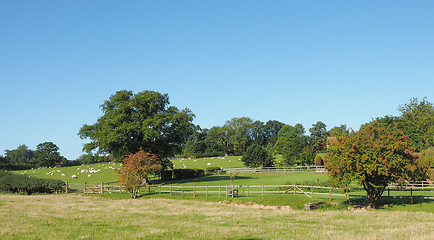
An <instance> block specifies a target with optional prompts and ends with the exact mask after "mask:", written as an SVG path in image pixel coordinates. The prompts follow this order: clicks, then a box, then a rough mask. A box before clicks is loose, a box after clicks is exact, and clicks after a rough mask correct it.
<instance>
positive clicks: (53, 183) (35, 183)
mask: <svg viewBox="0 0 434 240" xmlns="http://www.w3.org/2000/svg"><path fill="white" fill-rule="evenodd" d="M64 187H65V182H63V181H60V180H51V179H39V178H29V177H28V176H23V175H15V174H12V173H8V172H0V191H6V192H12V193H27V194H33V193H52V192H61V191H63V189H64Z"/></svg>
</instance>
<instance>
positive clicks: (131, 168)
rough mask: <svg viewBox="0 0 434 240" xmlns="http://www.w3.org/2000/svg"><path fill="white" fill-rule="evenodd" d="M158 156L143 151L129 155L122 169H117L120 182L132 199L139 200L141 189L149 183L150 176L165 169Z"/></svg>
mask: <svg viewBox="0 0 434 240" xmlns="http://www.w3.org/2000/svg"><path fill="white" fill-rule="evenodd" d="M159 162H160V160H159V158H158V157H157V156H156V155H153V154H149V153H146V152H144V151H143V150H141V151H139V152H137V153H135V154H128V155H127V157H126V158H125V159H124V160H123V164H122V166H121V168H119V169H117V171H118V174H119V182H120V183H121V185H122V186H123V187H124V188H125V189H126V190H127V191H128V192H129V193H130V195H131V197H132V198H137V196H138V195H139V192H140V187H142V186H145V185H146V184H147V183H148V174H150V173H156V172H158V171H160V170H161V169H162V168H163V167H162V165H161V164H160V163H159Z"/></svg>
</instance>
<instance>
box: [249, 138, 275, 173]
mask: <svg viewBox="0 0 434 240" xmlns="http://www.w3.org/2000/svg"><path fill="white" fill-rule="evenodd" d="M241 161H243V162H244V164H245V165H246V166H248V167H269V166H272V164H273V156H271V154H270V153H269V152H268V151H267V150H266V149H265V148H264V147H262V146H260V145H257V144H252V145H250V146H249V147H248V148H247V150H246V152H245V153H244V154H243V157H242V159H241Z"/></svg>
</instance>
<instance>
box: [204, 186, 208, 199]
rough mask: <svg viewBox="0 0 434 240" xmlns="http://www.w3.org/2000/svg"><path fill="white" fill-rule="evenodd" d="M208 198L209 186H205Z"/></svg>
mask: <svg viewBox="0 0 434 240" xmlns="http://www.w3.org/2000/svg"><path fill="white" fill-rule="evenodd" d="M205 191H206V196H207V197H208V185H206V186H205Z"/></svg>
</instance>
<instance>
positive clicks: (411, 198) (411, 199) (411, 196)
mask: <svg viewBox="0 0 434 240" xmlns="http://www.w3.org/2000/svg"><path fill="white" fill-rule="evenodd" d="M410 203H411V204H413V188H410Z"/></svg>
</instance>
